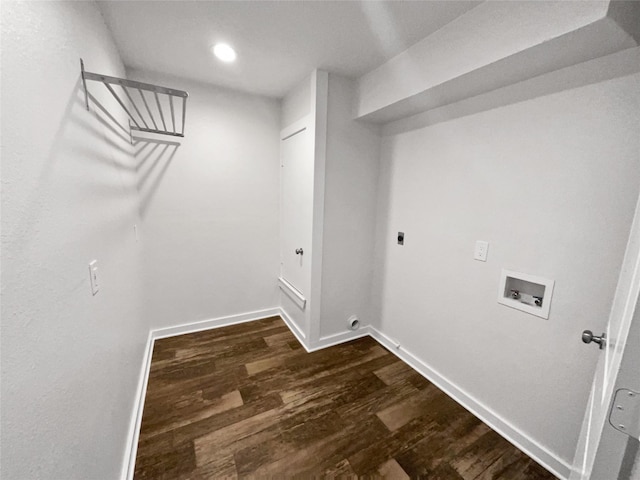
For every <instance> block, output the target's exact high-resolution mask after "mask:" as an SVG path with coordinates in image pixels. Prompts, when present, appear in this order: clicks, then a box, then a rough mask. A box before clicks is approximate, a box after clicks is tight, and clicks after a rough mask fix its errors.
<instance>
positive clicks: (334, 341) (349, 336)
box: [307, 325, 371, 352]
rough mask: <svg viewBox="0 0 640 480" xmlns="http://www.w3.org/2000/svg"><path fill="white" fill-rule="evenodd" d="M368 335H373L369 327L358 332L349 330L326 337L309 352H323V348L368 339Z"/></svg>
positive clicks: (308, 349)
mask: <svg viewBox="0 0 640 480" xmlns="http://www.w3.org/2000/svg"><path fill="white" fill-rule="evenodd" d="M367 335H371V334H370V333H369V326H368V325H367V326H364V327H360V328H359V329H358V330H347V331H345V332H340V333H335V334H333V335H328V336H326V337H322V338H320V340H318V342H317V343H316V344H315V345H312V346H310V347H309V348H307V351H309V352H315V351H316V350H322V349H323V348H329V347H333V346H335V345H340V344H341V343H346V342H350V341H351V340H356V339H358V338H362V337H366V336H367Z"/></svg>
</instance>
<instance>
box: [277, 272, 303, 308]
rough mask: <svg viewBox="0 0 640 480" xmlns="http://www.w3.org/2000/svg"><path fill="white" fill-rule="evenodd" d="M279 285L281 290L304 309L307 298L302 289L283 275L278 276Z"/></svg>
mask: <svg viewBox="0 0 640 480" xmlns="http://www.w3.org/2000/svg"><path fill="white" fill-rule="evenodd" d="M278 286H279V287H280V290H282V291H283V292H285V293H286V294H287V295H288V296H289V298H290V299H291V300H293V302H294V303H295V304H296V305H298V306H299V307H300V309H301V310H304V307H305V306H306V305H307V299H306V298H304V295H302V292H301V291H300V290H298V289H297V288H296V287H294V286H293V285H291V284H290V283H289V282H288V281H287V280H286V279H285V278H283V277H278Z"/></svg>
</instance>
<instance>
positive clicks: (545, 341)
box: [373, 74, 640, 463]
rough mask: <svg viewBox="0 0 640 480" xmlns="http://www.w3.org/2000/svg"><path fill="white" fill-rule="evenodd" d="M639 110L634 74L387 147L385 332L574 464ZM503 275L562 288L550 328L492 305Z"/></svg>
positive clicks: (616, 256) (618, 253) (630, 179)
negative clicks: (481, 256) (589, 338)
mask: <svg viewBox="0 0 640 480" xmlns="http://www.w3.org/2000/svg"><path fill="white" fill-rule="evenodd" d="M638 112H640V75H639V74H634V75H630V76H625V77H622V78H618V79H614V80H608V81H605V82H602V83H598V84H594V85H589V86H585V87H581V88H576V89H573V90H567V91H563V92H560V93H556V94H553V95H548V96H543V97H540V98H537V99H533V100H528V101H525V102H522V103H517V104H513V105H509V106H505V107H502V108H497V109H493V110H490V111H486V112H483V113H479V114H476V115H471V116H467V117H463V118H459V119H456V120H453V121H449V122H444V123H439V124H437V125H433V126H430V127H427V128H423V129H421V130H416V131H411V132H408V133H401V134H397V135H392V136H389V137H386V138H384V140H383V144H382V157H381V158H382V159H381V162H382V163H381V177H380V178H381V182H380V192H379V218H380V225H379V231H378V241H379V244H378V245H377V250H376V251H377V260H376V261H377V263H378V264H379V266H380V268H379V269H378V271H377V274H376V279H375V282H374V285H375V288H374V294H373V297H374V300H375V299H376V298H377V297H378V296H379V297H380V298H381V300H380V301H379V302H378V303H377V304H374V307H375V306H376V305H377V307H378V308H379V309H380V310H378V311H381V315H380V318H379V319H377V321H376V322H375V324H376V325H377V327H378V328H379V329H381V330H382V331H383V333H385V334H386V335H388V336H390V337H391V338H394V339H397V340H398V341H400V343H401V344H402V345H403V348H404V349H405V350H407V351H409V352H411V353H413V354H414V355H415V356H417V357H418V358H419V359H420V360H422V361H423V362H424V363H426V364H428V365H429V366H430V367H431V368H433V369H434V370H436V371H438V372H439V373H440V374H441V375H443V376H444V377H446V378H447V379H448V380H450V381H451V382H452V383H454V384H456V385H457V386H459V387H461V388H462V389H463V390H465V391H466V392H467V393H469V394H470V395H472V396H473V397H475V398H476V399H477V401H478V402H480V403H481V404H484V405H485V406H486V407H488V408H489V409H491V410H493V411H494V412H495V413H497V414H498V415H499V416H501V417H502V418H503V419H505V420H507V421H508V422H509V423H511V424H512V425H513V426H514V427H515V428H517V429H520V430H521V431H522V432H523V433H524V434H526V435H528V436H529V437H530V438H532V439H533V440H535V441H537V442H539V443H540V444H541V445H542V446H543V447H544V448H548V449H549V451H550V452H551V453H552V454H554V455H557V456H558V457H559V458H560V459H562V460H564V461H565V462H566V463H568V462H570V461H571V459H572V458H573V453H574V448H575V444H576V438H577V435H578V432H579V430H580V426H581V423H582V418H583V415H584V411H585V404H586V401H587V399H588V395H589V389H590V386H591V381H592V378H593V371H594V368H595V365H596V361H597V358H598V354H599V352H598V350H597V349H595V348H586V347H585V346H584V345H583V344H582V342H581V341H580V333H581V332H582V330H583V329H585V328H590V329H592V330H593V331H602V329H603V327H604V325H605V322H606V321H607V318H608V314H609V309H610V308H611V302H612V298H613V293H614V290H615V287H616V281H617V278H618V273H619V269H620V264H621V261H622V258H623V255H624V249H625V246H626V242H627V238H628V234H629V228H630V224H631V219H632V214H633V211H634V207H635V204H636V200H637V197H638V187H639V183H640V164H639V162H638V158H639V153H640V138H639V137H638V135H637V132H638V131H640V114H639V113H638ZM397 231H404V232H405V233H406V237H405V245H404V246H397V245H396V244H395V243H396V240H395V236H396V232H397ZM476 240H486V241H488V242H490V247H489V255H488V261H487V262H486V263H482V262H478V261H475V260H473V249H474V242H475V241H476ZM502 268H507V269H512V270H516V271H522V272H526V273H530V274H536V275H540V276H545V277H548V278H552V279H554V280H555V281H556V287H555V291H554V296H553V303H552V305H551V315H550V317H549V319H548V320H543V319H541V318H538V317H535V316H531V315H528V314H526V313H523V312H520V311H517V310H513V309H510V308H507V307H505V306H502V305H499V304H498V303H497V302H496V297H497V290H498V279H499V275H500V270H501V269H502Z"/></svg>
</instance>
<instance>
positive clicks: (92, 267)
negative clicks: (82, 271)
mask: <svg viewBox="0 0 640 480" xmlns="http://www.w3.org/2000/svg"><path fill="white" fill-rule="evenodd" d="M89 279H90V281H91V294H92V295H95V294H96V293H98V261H97V260H94V261H92V262H90V263H89Z"/></svg>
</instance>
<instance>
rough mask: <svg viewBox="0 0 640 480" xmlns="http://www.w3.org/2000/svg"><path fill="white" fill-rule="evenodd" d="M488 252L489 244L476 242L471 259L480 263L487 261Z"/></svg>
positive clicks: (480, 241)
mask: <svg viewBox="0 0 640 480" xmlns="http://www.w3.org/2000/svg"><path fill="white" fill-rule="evenodd" d="M488 252H489V242H484V241H482V240H478V241H477V242H476V249H475V251H474V252H473V258H475V259H476V260H480V261H481V262H486V261H487V253H488Z"/></svg>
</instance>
